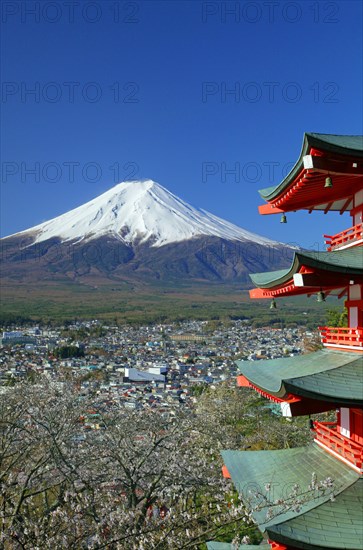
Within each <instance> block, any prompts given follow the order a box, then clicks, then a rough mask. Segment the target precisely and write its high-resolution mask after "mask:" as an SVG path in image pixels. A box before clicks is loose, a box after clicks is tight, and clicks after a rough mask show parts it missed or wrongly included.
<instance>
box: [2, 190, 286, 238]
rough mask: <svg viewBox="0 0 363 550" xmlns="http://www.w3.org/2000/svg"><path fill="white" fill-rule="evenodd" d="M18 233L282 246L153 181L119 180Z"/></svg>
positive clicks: (42, 235)
mask: <svg viewBox="0 0 363 550" xmlns="http://www.w3.org/2000/svg"><path fill="white" fill-rule="evenodd" d="M14 236H22V237H26V236H27V237H30V236H32V237H34V243H39V242H42V241H46V240H48V239H51V238H54V237H57V238H60V239H61V241H62V242H67V241H73V242H81V241H82V242H86V241H90V240H92V239H98V238H99V237H101V236H113V237H116V238H117V239H119V240H121V241H122V242H124V243H126V244H128V245H131V244H134V243H136V242H137V243H139V244H141V243H146V242H148V241H149V243H150V246H152V247H161V246H163V245H166V244H170V243H176V242H181V241H184V240H188V239H192V238H195V237H202V236H214V237H220V238H222V239H227V240H233V241H253V242H254V243H258V244H261V245H276V244H280V243H276V242H275V241H272V240H270V239H266V238H264V237H261V236H259V235H256V234H254V233H250V232H249V231H246V230H244V229H241V228H240V227H238V226H237V225H234V224H232V223H229V222H227V221H225V220H223V219H221V218H218V217H217V216H214V215H213V214H210V213H209V212H206V211H204V210H200V209H196V208H194V207H192V206H191V205H189V204H188V203H186V202H184V201H183V200H181V199H179V198H178V197H177V196H175V195H173V194H172V193H170V192H169V191H167V190H166V189H165V188H164V187H162V186H161V185H159V184H158V183H155V182H154V181H152V180H144V181H124V182H122V183H119V184H118V185H116V186H115V187H113V188H112V189H109V190H108V191H106V192H105V193H103V194H102V195H99V196H98V197H96V198H95V199H93V200H91V201H89V202H87V203H85V204H83V205H82V206H79V207H78V208H75V209H73V210H70V211H69V212H67V213H65V214H63V215H61V216H58V217H56V218H53V219H52V220H49V221H47V222H44V223H42V224H40V225H37V226H35V227H32V228H30V229H28V230H26V231H22V232H20V233H16V234H15V235H11V237H14Z"/></svg>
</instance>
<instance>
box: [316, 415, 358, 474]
mask: <svg viewBox="0 0 363 550" xmlns="http://www.w3.org/2000/svg"><path fill="white" fill-rule="evenodd" d="M313 426H314V428H313V429H314V431H315V434H316V435H315V439H314V441H315V442H316V443H318V445H320V446H321V447H323V448H325V449H326V450H327V451H329V452H330V453H331V454H333V455H334V456H336V457H337V458H339V459H340V460H342V461H343V462H345V463H349V464H350V465H351V466H353V467H354V469H356V470H358V471H359V472H360V473H362V468H363V447H362V445H359V444H358V443H355V442H354V441H352V440H351V439H349V438H347V437H345V436H344V435H342V434H340V433H339V432H338V430H337V423H336V422H317V421H314V422H313Z"/></svg>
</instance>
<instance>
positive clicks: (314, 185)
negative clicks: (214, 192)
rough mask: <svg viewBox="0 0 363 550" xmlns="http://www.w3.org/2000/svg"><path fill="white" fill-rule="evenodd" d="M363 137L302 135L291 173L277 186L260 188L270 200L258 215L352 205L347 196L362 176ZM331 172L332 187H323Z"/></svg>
mask: <svg viewBox="0 0 363 550" xmlns="http://www.w3.org/2000/svg"><path fill="white" fill-rule="evenodd" d="M362 158H363V136H350V135H348V136H342V135H334V134H317V133H306V134H304V140H303V145H302V149H301V153H300V156H299V158H298V160H297V162H296V164H295V165H294V167H293V168H292V170H291V171H290V173H289V174H288V175H287V176H286V177H285V178H284V179H283V180H282V182H281V183H279V184H278V185H274V186H270V187H267V188H264V189H261V190H260V191H259V193H260V195H261V197H262V198H263V199H264V200H265V201H267V202H268V203H270V205H263V206H261V207H260V213H261V214H274V213H279V212H288V211H291V210H293V211H294V210H300V209H309V210H313V209H314V210H324V211H328V210H339V211H341V213H343V212H344V211H345V210H347V209H349V210H350V209H351V208H353V203H352V201H351V200H349V201H348V199H349V198H351V197H352V196H353V194H354V193H355V192H356V191H358V190H359V188H360V187H361V185H362V175H363V163H362V160H361V159H362ZM327 175H330V176H331V177H332V179H333V187H332V188H325V187H324V183H325V178H326V177H327Z"/></svg>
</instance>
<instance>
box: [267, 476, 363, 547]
mask: <svg viewBox="0 0 363 550" xmlns="http://www.w3.org/2000/svg"><path fill="white" fill-rule="evenodd" d="M362 506H363V479H362V478H361V479H359V480H358V481H357V482H356V483H354V484H353V485H351V486H350V487H348V488H347V489H345V491H343V492H342V493H341V494H340V495H338V496H337V497H336V498H335V501H334V502H331V501H328V502H325V503H324V504H322V505H321V506H318V507H317V508H314V509H313V510H310V511H309V512H307V513H306V514H302V515H301V516H299V517H297V518H294V519H291V520H289V521H287V522H285V523H280V524H279V525H274V526H273V527H271V528H269V529H268V534H269V536H270V537H271V538H272V539H273V540H278V542H281V543H285V544H289V543H292V542H293V543H294V545H295V546H296V542H300V543H301V546H299V547H300V548H325V549H326V548H351V549H355V550H356V549H358V548H362V544H363V521H362ZM342 544H343V546H342Z"/></svg>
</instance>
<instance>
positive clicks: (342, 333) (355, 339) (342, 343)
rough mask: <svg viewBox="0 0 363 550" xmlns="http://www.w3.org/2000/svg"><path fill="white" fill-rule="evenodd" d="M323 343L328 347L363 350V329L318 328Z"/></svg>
mask: <svg viewBox="0 0 363 550" xmlns="http://www.w3.org/2000/svg"><path fill="white" fill-rule="evenodd" d="M318 328H319V331H320V336H321V341H322V343H323V345H324V346H326V347H335V348H344V349H351V350H352V351H361V350H363V328H362V327H356V328H350V327H318Z"/></svg>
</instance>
